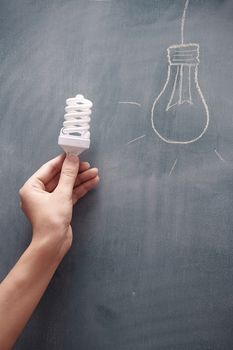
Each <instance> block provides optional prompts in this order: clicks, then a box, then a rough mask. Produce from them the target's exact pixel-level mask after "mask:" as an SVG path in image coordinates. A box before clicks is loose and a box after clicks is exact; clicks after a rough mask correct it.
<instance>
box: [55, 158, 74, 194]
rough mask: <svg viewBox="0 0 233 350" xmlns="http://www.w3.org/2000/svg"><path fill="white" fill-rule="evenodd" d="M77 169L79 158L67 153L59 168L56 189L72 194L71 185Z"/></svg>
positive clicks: (72, 185)
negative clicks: (59, 172)
mask: <svg viewBox="0 0 233 350" xmlns="http://www.w3.org/2000/svg"><path fill="white" fill-rule="evenodd" d="M78 170H79V158H78V157H77V156H75V155H74V154H68V155H67V156H66V158H65V160H64V162H63V165H62V168H61V175H60V179H59V182H58V185H57V190H59V191H60V192H62V193H64V194H67V195H68V196H71V195H72V192H73V187H74V184H75V180H76V177H77V175H78Z"/></svg>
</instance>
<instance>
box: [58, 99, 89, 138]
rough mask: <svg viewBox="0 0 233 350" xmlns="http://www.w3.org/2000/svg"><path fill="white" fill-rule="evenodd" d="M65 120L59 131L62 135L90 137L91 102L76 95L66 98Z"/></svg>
mask: <svg viewBox="0 0 233 350" xmlns="http://www.w3.org/2000/svg"><path fill="white" fill-rule="evenodd" d="M66 104H67V106H66V107H65V112H66V114H65V115H64V119H65V121H64V122H63V128H62V130H61V133H62V134H63V135H72V136H76V137H80V138H84V139H90V132H89V129H90V125H89V123H90V120H91V118H90V115H91V108H92V106H93V104H92V102H91V101H89V100H87V99H86V98H84V97H83V95H77V96H75V97H71V98H68V99H67V100H66Z"/></svg>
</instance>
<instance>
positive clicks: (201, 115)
mask: <svg viewBox="0 0 233 350" xmlns="http://www.w3.org/2000/svg"><path fill="white" fill-rule="evenodd" d="M188 5H189V0H186V2H185V6H184V11H183V16H182V21H181V44H178V45H172V46H170V47H168V49H167V56H168V73H167V80H166V82H165V85H164V87H163V89H162V91H161V92H160V94H159V95H158V97H157V98H156V99H155V101H154V103H153V107H152V111H151V123H152V128H153V130H154V132H155V133H156V134H157V135H158V136H159V137H160V139H162V140H163V141H164V142H167V143H172V144H189V143H193V142H195V141H197V140H199V139H200V138H201V137H202V136H203V135H204V133H205V132H206V130H207V128H208V126H209V109H208V105H207V103H206V101H205V98H204V96H203V93H202V91H201V89H200V86H199V83H198V64H199V62H200V61H199V44H197V43H184V23H185V17H186V11H187V8H188Z"/></svg>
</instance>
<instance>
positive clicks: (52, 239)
mask: <svg viewBox="0 0 233 350" xmlns="http://www.w3.org/2000/svg"><path fill="white" fill-rule="evenodd" d="M98 182H99V176H98V169H96V168H90V165H89V164H88V163H87V162H82V163H80V162H79V158H78V157H76V156H74V155H69V156H66V157H65V155H59V156H58V157H56V158H54V159H52V160H50V161H49V162H48V163H46V164H44V165H43V166H42V167H41V168H40V169H39V170H38V171H37V172H36V173H35V174H34V175H32V176H31V177H30V179H28V181H27V182H26V183H25V184H24V185H23V187H22V188H21V189H20V191H19V195H20V205H21V208H22V210H23V211H24V213H25V215H26V216H27V218H28V220H29V221H30V222H31V224H32V233H33V234H32V240H31V243H30V245H29V246H28V248H27V249H26V251H25V252H24V253H23V255H22V256H21V257H20V259H19V260H18V262H17V263H16V265H15V266H14V267H13V268H12V270H11V271H10V272H9V274H8V275H7V276H6V278H5V279H4V280H3V281H2V283H1V284H0V330H1V331H0V349H1V350H8V349H11V348H12V346H13V345H14V343H15V342H16V340H17V338H18V337H19V335H20V334H21V332H22V330H23V328H24V327H25V325H26V323H27V322H28V320H29V318H30V316H31V314H32V312H33V311H34V309H35V308H36V306H37V305H38V303H39V301H40V299H41V297H42V295H43V293H44V292H45V290H46V288H47V286H48V284H49V282H50V280H51V278H52V277H53V275H54V272H55V271H56V269H57V267H58V265H59V264H60V262H61V261H62V259H63V257H64V256H65V255H66V253H67V252H68V250H69V249H70V247H71V244H72V238H73V232H72V227H71V225H70V222H71V218H72V210H73V206H74V204H76V203H77V201H78V200H79V199H80V198H82V197H83V196H85V195H86V194H87V193H88V192H89V191H90V190H91V189H93V188H94V187H95V186H96V185H97V184H98Z"/></svg>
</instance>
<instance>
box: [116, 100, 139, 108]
mask: <svg viewBox="0 0 233 350" xmlns="http://www.w3.org/2000/svg"><path fill="white" fill-rule="evenodd" d="M118 103H119V104H120V105H123V104H124V105H127V104H128V105H135V106H138V107H141V106H142V105H141V104H140V103H138V102H132V101H119V102H118Z"/></svg>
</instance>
